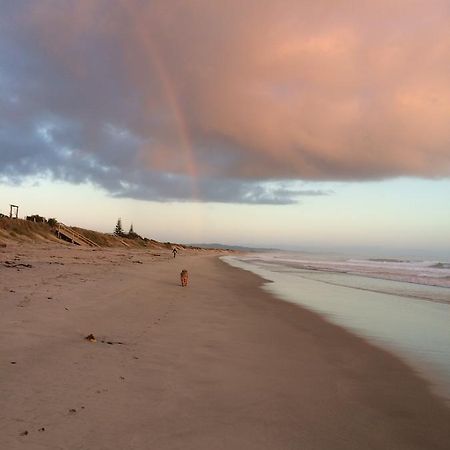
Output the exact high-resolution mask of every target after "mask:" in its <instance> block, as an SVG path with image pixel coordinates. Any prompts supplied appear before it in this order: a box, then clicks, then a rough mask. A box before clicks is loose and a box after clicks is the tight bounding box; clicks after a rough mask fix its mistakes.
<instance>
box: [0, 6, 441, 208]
mask: <svg viewBox="0 0 450 450" xmlns="http://www.w3.org/2000/svg"><path fill="white" fill-rule="evenodd" d="M341 3H342V4H341ZM376 3H377V5H376V6H374V5H370V4H369V5H365V6H364V7H363V6H362V5H360V6H355V5H354V3H353V2H345V1H344V2H340V6H339V8H338V7H337V6H333V5H331V4H330V3H329V2H321V1H318V2H314V5H313V4H311V2H303V1H294V0H285V1H282V2H280V1H275V0H273V1H269V0H264V1H261V2H253V1H250V2H245V3H244V4H242V2H238V1H234V0H229V1H227V2H209V1H198V2H177V1H174V2H169V3H168V2H164V1H155V2H142V1H137V0H128V1H126V2H120V1H117V2H109V1H104V0H96V1H94V0H79V1H77V2H71V1H65V0H60V1H54V0H41V1H39V2H26V1H5V2H2V4H1V6H0V176H1V178H2V180H9V182H18V181H20V180H21V179H22V178H23V177H26V176H33V175H43V174H45V175H48V176H50V177H54V178H57V179H63V180H66V181H69V182H73V183H82V182H85V181H89V182H92V183H94V184H96V185H98V186H100V187H103V188H104V189H106V190H107V191H108V192H110V193H111V195H114V196H121V197H132V198H140V199H151V200H158V201H172V200H189V199H195V200H200V201H218V202H242V203H250V204H252V203H265V204H289V203H294V202H297V201H298V199H299V198H300V197H302V196H311V195H312V196H314V195H327V194H329V193H328V192H323V191H321V190H320V189H311V188H309V187H308V186H306V187H305V186H304V185H303V186H302V187H301V188H298V183H297V180H309V181H312V182H315V181H322V180H323V181H327V180H366V179H367V180H369V179H382V178H386V177H395V176H402V175H403V176H423V177H435V176H448V175H449V174H450V152H449V150H448V142H449V139H450V134H449V131H448V124H447V121H448V111H449V108H450V88H449V86H450V85H449V79H448V73H447V71H446V66H445V64H446V63H445V61H447V60H448V57H450V54H449V50H448V48H447V47H445V46H444V45H440V42H445V41H446V39H448V37H449V33H448V29H449V27H448V25H449V18H448V14H447V15H445V14H444V11H445V10H446V9H445V2H441V1H437V2H435V3H434V8H433V9H432V8H429V9H427V12H428V16H427V17H428V19H427V20H428V22H427V23H429V26H427V27H424V26H422V25H423V23H422V22H423V17H424V7H423V6H420V5H419V4H414V5H409V7H408V8H407V9H405V6H406V5H407V4H408V2H406V1H403V0H395V1H390V2H387V1H380V2H376ZM324 6H325V7H326V8H327V11H328V14H327V15H326V17H324V15H323V14H322V12H323V7H324ZM303 17H308V18H309V19H308V21H305V20H303V19H302V18H303ZM374 17H376V18H377V20H374V19H373V18H374ZM393 24H395V26H394V25H393ZM430 30H433V32H431V31H430Z"/></svg>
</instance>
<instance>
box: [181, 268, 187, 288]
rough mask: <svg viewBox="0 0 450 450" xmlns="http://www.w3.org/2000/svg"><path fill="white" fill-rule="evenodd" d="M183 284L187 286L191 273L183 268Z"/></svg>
mask: <svg viewBox="0 0 450 450" xmlns="http://www.w3.org/2000/svg"><path fill="white" fill-rule="evenodd" d="M180 278H181V286H187V285H188V281H189V274H188V271H187V270H186V269H183V270H182V271H181V273H180Z"/></svg>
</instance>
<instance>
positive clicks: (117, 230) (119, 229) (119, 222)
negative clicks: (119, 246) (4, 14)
mask: <svg viewBox="0 0 450 450" xmlns="http://www.w3.org/2000/svg"><path fill="white" fill-rule="evenodd" d="M114 234H115V235H116V236H122V235H123V228H122V219H121V218H120V217H119V218H118V219H117V225H116V228H115V230H114Z"/></svg>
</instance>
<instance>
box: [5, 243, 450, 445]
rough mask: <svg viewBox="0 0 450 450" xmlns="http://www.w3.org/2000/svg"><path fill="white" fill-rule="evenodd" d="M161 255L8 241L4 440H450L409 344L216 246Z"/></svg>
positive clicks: (449, 418)
mask: <svg viewBox="0 0 450 450" xmlns="http://www.w3.org/2000/svg"><path fill="white" fill-rule="evenodd" d="M151 253H155V252H145V251H133V252H130V251H121V250H117V249H115V250H90V249H75V248H67V247H64V246H41V247H31V246H28V247H27V246H19V247H14V246H11V245H9V246H8V247H7V248H2V249H0V333H1V337H0V356H1V357H0V365H1V372H0V383H1V392H0V406H1V408H0V448H1V449H2V450H3V449H4V450H14V449H52V450H56V449H70V450H75V449H76V450H94V449H95V450H103V449H104V450H115V449H117V450H128V449H143V450H144V449H158V450H159V449H161V450H163V449H196V450H199V449H258V450H260V449H271V450H273V449H304V450H307V449H358V450H361V449H383V450H386V449H395V450H399V449H421V450H424V449H448V448H449V446H450V444H449V443H450V426H449V424H450V412H449V410H448V409H447V408H446V406H445V404H444V403H443V402H442V401H441V400H440V399H438V398H437V397H435V396H433V395H432V394H431V393H430V392H429V389H428V387H427V385H426V383H425V382H424V381H423V380H421V379H420V378H419V377H418V376H417V375H415V374H414V373H413V372H412V370H411V369H410V368H409V367H407V366H406V365H404V364H403V363H402V362H401V361H399V360H398V359H396V358H395V357H393V356H391V355H390V354H388V353H386V352H384V351H381V350H379V349H377V348H374V347H372V346H371V345H369V344H368V343H366V342H365V341H363V340H361V339H359V338H357V337H355V336H353V335H351V334H350V333H347V332H346V331H344V330H342V329H340V328H338V327H336V326H334V325H331V324H328V323H327V322H325V321H324V320H322V319H321V318H320V317H319V316H317V315H315V314H313V313H311V312H309V311H306V310H304V309H301V308H299V307H297V306H294V305H291V304H288V303H284V302H281V301H278V300H276V299H273V298H272V297H270V296H269V295H268V294H266V293H264V292H263V291H262V290H261V289H260V288H259V286H260V284H261V280H260V279H259V278H257V277H256V276H255V275H252V274H250V273H248V272H244V271H240V270H238V269H235V268H231V267H229V266H227V265H226V264H225V263H223V262H221V261H220V260H218V259H217V257H213V256H211V254H210V253H198V254H195V252H191V253H189V254H188V253H184V254H181V255H179V256H178V257H177V258H176V259H173V258H172V257H171V256H170V255H169V254H168V253H162V254H161V256H153V255H152V254H151ZM5 261H10V263H8V264H6V266H8V267H6V266H5ZM15 264H24V265H23V266H20V265H19V266H16V267H10V266H13V265H15ZM27 264H31V266H32V267H27V266H26V265H27ZM183 268H186V269H188V270H189V272H190V284H189V286H188V287H187V288H182V287H181V286H180V283H179V272H180V270H181V269H183ZM89 333H93V334H94V335H95V336H96V338H97V342H95V343H90V342H88V341H87V340H85V339H84V337H85V336H86V335H88V334H89ZM102 341H104V342H102ZM25 432H27V434H26V433H25Z"/></svg>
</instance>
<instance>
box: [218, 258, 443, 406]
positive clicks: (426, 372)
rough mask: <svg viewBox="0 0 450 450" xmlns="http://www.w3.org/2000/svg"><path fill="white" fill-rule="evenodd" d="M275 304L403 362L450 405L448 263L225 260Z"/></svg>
mask: <svg viewBox="0 0 450 450" xmlns="http://www.w3.org/2000/svg"><path fill="white" fill-rule="evenodd" d="M222 259H223V260H224V261H226V262H227V263H229V264H230V265H232V266H235V267H239V268H241V269H245V270H249V271H251V272H254V273H256V274H257V275H260V276H261V277H263V278H264V279H266V280H268V281H270V282H268V283H266V284H265V285H264V289H265V290H267V291H269V292H271V293H272V294H273V295H274V296H276V297H278V298H280V299H282V300H285V301H289V302H292V303H295V304H298V305H301V306H303V307H306V308H308V309H311V310H313V311H315V312H317V313H319V314H321V315H322V316H323V317H324V318H325V319H326V320H329V321H330V322H333V323H335V324H338V325H340V326H342V327H344V328H347V329H348V330H350V331H352V332H353V333H355V334H357V335H359V336H361V337H363V338H365V339H367V340H368V341H370V342H371V343H373V344H375V345H378V346H380V347H382V348H384V349H385V350H388V351H390V352H392V353H394V354H396V355H397V356H399V357H400V358H402V359H403V360H404V361H405V362H406V363H407V364H408V365H409V366H410V367H412V368H413V369H414V370H415V371H416V372H418V373H419V374H420V375H421V376H422V377H423V378H425V379H427V380H428V382H429V383H430V384H431V387H432V388H433V390H434V391H435V392H436V393H438V394H439V395H441V396H443V397H444V398H445V399H446V400H447V401H450V262H449V261H447V260H430V261H425V260H423V259H420V258H408V259H402V258H369V257H367V258H361V257H359V258H355V257H346V256H343V255H336V254H333V255H326V254H313V253H300V252H271V253H249V254H245V255H239V256H225V257H223V258H222Z"/></svg>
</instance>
